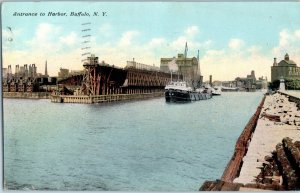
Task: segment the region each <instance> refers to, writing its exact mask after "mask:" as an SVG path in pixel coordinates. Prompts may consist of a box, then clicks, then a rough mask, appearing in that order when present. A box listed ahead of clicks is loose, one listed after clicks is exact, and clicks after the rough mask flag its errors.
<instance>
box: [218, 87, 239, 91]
mask: <svg viewBox="0 0 300 193" xmlns="http://www.w3.org/2000/svg"><path fill="white" fill-rule="evenodd" d="M221 88H222V92H236V91H238V89H239V88H237V87H226V86H222V87H221Z"/></svg>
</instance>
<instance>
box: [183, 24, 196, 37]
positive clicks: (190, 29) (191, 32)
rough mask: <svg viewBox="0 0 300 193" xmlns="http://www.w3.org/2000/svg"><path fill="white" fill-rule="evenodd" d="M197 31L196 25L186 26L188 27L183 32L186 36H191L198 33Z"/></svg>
mask: <svg viewBox="0 0 300 193" xmlns="http://www.w3.org/2000/svg"><path fill="white" fill-rule="evenodd" d="M198 32H199V28H198V26H190V27H188V28H187V29H186V30H185V34H186V35H187V36H191V37H193V36H195V35H196V34H198Z"/></svg>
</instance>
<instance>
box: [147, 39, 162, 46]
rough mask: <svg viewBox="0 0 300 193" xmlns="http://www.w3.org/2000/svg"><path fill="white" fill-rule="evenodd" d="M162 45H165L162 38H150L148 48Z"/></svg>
mask: <svg viewBox="0 0 300 193" xmlns="http://www.w3.org/2000/svg"><path fill="white" fill-rule="evenodd" d="M163 43H165V39H164V38H152V39H151V40H150V42H149V46H150V47H156V46H161V45H162V44H163Z"/></svg>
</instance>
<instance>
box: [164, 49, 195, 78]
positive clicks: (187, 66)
mask: <svg viewBox="0 0 300 193" xmlns="http://www.w3.org/2000/svg"><path fill="white" fill-rule="evenodd" d="M173 59H174V57H171V58H161V59H160V70H161V71H163V72H167V73H168V72H170V70H169V67H168V63H169V62H171V61H172V60H173ZM175 60H176V64H177V65H178V73H179V74H181V75H182V76H183V78H184V80H186V81H190V80H194V81H196V82H198V81H200V73H199V72H198V71H199V65H198V59H197V58H196V57H192V58H187V57H185V55H184V54H178V55H177V58H176V57H175Z"/></svg>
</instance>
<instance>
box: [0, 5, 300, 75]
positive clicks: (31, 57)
mask: <svg viewBox="0 0 300 193" xmlns="http://www.w3.org/2000/svg"><path fill="white" fill-rule="evenodd" d="M2 11H3V12H2V30H3V31H2V49H3V50H2V53H3V67H7V66H8V65H9V64H11V65H12V67H13V72H14V68H15V65H16V64H20V65H23V64H32V63H35V64H36V66H37V67H38V72H44V66H45V61H46V60H47V62H48V72H49V73H50V75H57V72H58V70H59V68H61V67H62V68H69V69H70V70H81V69H82V62H81V60H82V59H83V57H82V54H83V51H82V50H81V47H84V46H83V45H82V42H83V41H84V38H82V36H84V35H86V34H87V33H86V32H82V29H84V27H85V26H83V25H82V24H83V23H87V22H89V23H91V25H90V28H91V31H90V32H89V33H88V34H90V35H91V38H90V39H91V43H90V44H89V46H90V47H91V49H90V51H91V52H92V53H94V54H96V55H97V56H98V57H99V60H100V61H102V60H104V61H105V62H106V63H109V64H114V65H116V66H120V67H124V66H125V65H126V61H129V60H132V58H135V60H136V61H138V62H140V63H144V64H151V65H153V64H155V65H156V66H159V65H160V58H161V57H173V56H176V55H177V54H178V53H183V52H184V47H185V42H187V43H188V57H193V56H195V57H197V50H200V65H201V72H202V74H203V75H204V79H205V80H207V79H208V77H209V75H210V74H211V75H212V76H213V79H214V80H232V79H234V78H235V77H238V76H240V77H244V76H246V75H247V74H250V71H251V70H255V72H256V76H257V77H261V76H267V77H268V80H270V73H271V72H270V71H271V70H270V66H271V65H272V63H273V58H274V57H276V58H278V60H281V59H283V57H284V55H285V53H289V55H290V59H292V60H294V61H295V62H296V63H297V64H298V65H300V19H299V18H300V3H299V2H288V3H283V2H280V3H279V2H265V3H232V2H231V3H229V2H228V3H219V2H218V3H217V2H216V3H211V2H210V3H209V2H189V3H184V2H168V3H166V2H165V3H159V2H156V3H154V2H148V3H141V2H127V3H123V2H122V3H121V2H114V3H108V2H106V3H105V2H87V3H83V2H63V3H62V2H35V3H24V2H14V3H13V2H9V3H4V4H3V6H2ZM49 12H53V13H57V12H60V13H66V16H48V13H49ZM71 12H75V13H78V12H83V13H84V12H87V13H89V14H90V16H80V17H77V16H70V14H71ZM94 12H98V14H99V15H98V16H92V15H93V13H94ZM102 12H106V13H105V16H102V15H103V13H102ZM14 13H37V16H14ZM41 13H45V16H41V15H40V14H41Z"/></svg>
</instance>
